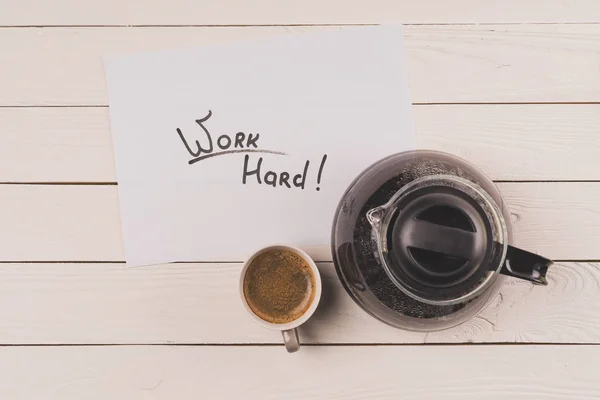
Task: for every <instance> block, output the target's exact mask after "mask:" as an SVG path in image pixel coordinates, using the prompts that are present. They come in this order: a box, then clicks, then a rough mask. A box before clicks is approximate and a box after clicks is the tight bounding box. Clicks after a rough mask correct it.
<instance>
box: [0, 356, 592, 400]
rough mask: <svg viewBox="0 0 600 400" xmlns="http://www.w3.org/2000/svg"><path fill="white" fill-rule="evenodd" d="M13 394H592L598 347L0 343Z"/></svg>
mask: <svg viewBox="0 0 600 400" xmlns="http://www.w3.org/2000/svg"><path fill="white" fill-rule="evenodd" d="M0 354H1V355H2V357H0V371H1V372H2V376H3V379H2V380H1V381H0V396H1V397H2V398H6V399H11V400H31V399H45V400H58V399H60V400H80V399H88V400H106V399H128V400H138V399H139V400H171V399H173V398H174V397H176V398H177V399H181V400H186V399H198V398H210V399H212V398H215V399H241V398H243V399H282V398H285V399H303V400H310V399H334V398H335V399H340V398H343V399H364V398H369V399H390V400H391V399H398V398H402V399H406V400H440V399H442V400H480V399H482V398H484V399H489V400H496V399H523V400H546V399H547V400H550V399H551V400H571V399H574V398H577V399H582V400H591V399H596V398H598V397H599V396H600V386H599V385H598V382H599V380H600V370H598V369H597V368H593V366H594V365H596V364H597V359H598V357H599V356H600V347H597V346H593V347H592V346H578V347H573V346H489V347H488V346H485V347H483V346H471V347H463V346H451V347H403V346H399V347H387V346H383V347H354V348H352V347H350V348H348V347H323V346H319V347H305V348H303V349H301V350H300V352H299V353H296V354H293V355H289V354H286V352H285V350H283V349H282V348H280V347H279V346H277V347H174V348H173V347H166V346H159V347H145V346H135V347H132V346H119V347H66V348H65V347H28V348H15V347H9V348H3V349H1V350H0Z"/></svg>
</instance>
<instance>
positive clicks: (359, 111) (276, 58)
mask: <svg viewBox="0 0 600 400" xmlns="http://www.w3.org/2000/svg"><path fill="white" fill-rule="evenodd" d="M106 70H107V71H106V74H107V81H108V87H109V102H110V116H111V129H112V133H113V141H114V148H115V155H116V167H117V177H118V190H119V202H120V209H121V217H122V218H121V219H122V225H123V236H124V241H125V252H126V261H127V264H128V265H132V266H137V265H146V264H156V263H165V262H173V261H241V260H244V259H245V257H247V256H248V255H249V254H250V253H251V252H252V251H254V250H256V249H257V248H260V247H262V246H265V245H269V244H272V243H287V244H293V245H297V246H301V247H304V248H306V249H308V250H309V253H312V255H313V256H315V257H316V258H321V259H331V254H330V253H329V251H327V252H326V253H315V252H314V250H313V249H324V248H325V249H328V248H329V243H330V236H331V223H332V219H333V216H334V212H335V209H336V207H337V204H338V202H339V200H340V198H341V197H342V195H343V193H344V191H345V189H346V188H347V187H348V185H349V184H350V183H351V182H352V180H353V179H354V178H355V177H356V176H357V175H358V174H359V173H360V172H361V171H363V170H364V169H365V168H366V167H368V166H369V165H370V164H372V163H373V162H375V161H377V160H379V159H381V158H383V157H385V156H387V155H389V154H392V153H395V152H399V151H404V150H409V149H413V148H415V146H416V143H415V142H416V140H415V134H414V129H413V120H412V114H411V103H410V95H409V86H408V79H407V72H406V66H405V56H404V51H403V45H402V29H401V27H397V26H393V27H389V26H380V27H354V28H341V29H339V30H335V31H329V32H321V33H305V34H297V35H286V36H282V37H276V38H270V39H263V40H260V41H259V40H256V41H241V42H239V43H230V44H223V45H215V46H207V47H202V48H195V49H184V50H172V51H162V52H155V53H146V54H136V55H128V56H120V57H114V58H107V60H106ZM179 132H180V133H179ZM209 135H210V140H209ZM223 135H225V136H223ZM197 141H198V142H197ZM211 142H212V152H210V151H209V150H211V148H210V145H211ZM186 146H187V147H189V150H188V148H187V147H186ZM199 146H200V147H201V148H202V149H200V148H199ZM231 150H235V151H236V152H229V151H231ZM228 152H229V153H228ZM279 153H282V154H279ZM325 155H326V156H327V157H326V161H325V162H324V163H323V159H324V156H325ZM246 160H247V163H248V165H247V172H248V173H250V172H251V171H253V170H255V169H256V168H257V165H258V163H259V162H261V160H262V162H261V166H260V178H261V182H262V183H260V184H259V182H258V180H257V175H256V174H250V175H247V176H246V182H245V183H243V180H244V163H245V161H246ZM322 163H323V167H322V172H321V177H320V178H321V179H320V181H318V172H319V169H321V164H322ZM307 165H308V166H307ZM305 169H306V173H304V171H305ZM268 171H272V172H273V173H268ZM282 173H284V174H283V178H282ZM285 173H287V175H288V176H289V177H288V178H287V179H286V178H285V176H286V175H285ZM298 174H300V175H301V178H296V180H295V183H296V185H295V184H294V176H296V175H298ZM273 179H276V183H275V184H274V185H275V187H273V186H271V185H269V184H267V183H272V181H273ZM282 179H283V180H282ZM286 182H287V184H286ZM288 184H289V186H291V187H287V185H288ZM323 254H325V255H323Z"/></svg>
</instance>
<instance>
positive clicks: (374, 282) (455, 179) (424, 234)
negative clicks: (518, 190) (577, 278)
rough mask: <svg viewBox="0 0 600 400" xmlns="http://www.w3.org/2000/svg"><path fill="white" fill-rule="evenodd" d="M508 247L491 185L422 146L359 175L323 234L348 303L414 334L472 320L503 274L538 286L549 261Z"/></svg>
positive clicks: (504, 217) (504, 215)
mask: <svg viewBox="0 0 600 400" xmlns="http://www.w3.org/2000/svg"><path fill="white" fill-rule="evenodd" d="M511 243H512V227H511V220H510V214H509V211H508V208H507V207H506V204H505V203H504V200H503V199H502V196H501V194H500V192H499V190H498V188H497V187H496V186H495V185H494V183H493V182H492V181H491V180H490V179H489V178H488V177H486V176H485V175H484V174H483V173H482V172H481V171H479V170H478V169H476V168H475V167H474V166H472V165H471V164H469V163H467V162H466V161H464V160H462V159H460V158H458V157H455V156H452V155H450V154H446V153H441V152H436V151H426V150H417V151H410V152H403V153H398V154H394V155H392V156H389V157H387V158H385V159H383V160H380V161H379V162H377V163H375V164H373V165H371V166H370V167H369V168H367V169H366V170H365V171H363V172H362V173H361V174H360V175H359V176H358V177H357V178H356V179H355V180H354V182H353V183H352V184H351V185H350V187H349V188H348V189H347V191H346V193H345V194H344V196H343V198H342V199H341V201H340V203H339V206H338V209H337V211H336V215H335V218H334V223H333V231H332V251H333V256H334V257H333V259H334V263H335V267H336V271H337V273H338V276H339V277H340V279H341V281H342V283H343V285H344V287H345V289H346V291H347V292H348V293H349V294H350V295H351V297H352V298H353V299H354V300H355V301H356V302H357V303H358V304H359V305H360V306H361V307H362V308H363V309H364V310H366V311H367V312H368V313H370V314H371V315H373V316H374V317H376V318H378V319H380V320H382V321H383V322H386V323H388V324H390V325H392V326H395V327H398V328H403V329H409V330H420V331H432V330H439V329H446V328H449V327H452V326H455V325H458V324H460V323H462V322H464V321H466V320H467V319H469V318H471V317H473V316H474V315H475V314H477V313H478V312H479V311H480V310H481V309H482V308H483V307H484V306H485V305H486V304H487V303H488V302H489V301H490V300H491V299H492V298H493V297H494V296H495V295H496V294H497V293H498V292H499V291H500V289H501V287H502V284H503V283H504V281H505V276H512V277H516V278H520V279H525V280H528V281H531V282H533V283H534V284H538V285H546V284H547V281H546V271H547V270H548V267H549V266H550V265H551V264H552V261H550V260H548V259H546V258H543V257H541V256H538V255H536V254H533V253H530V252H527V251H525V250H521V249H518V248H516V247H513V246H512V245H511Z"/></svg>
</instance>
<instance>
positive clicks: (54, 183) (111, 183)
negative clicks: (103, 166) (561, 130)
mask: <svg viewBox="0 0 600 400" xmlns="http://www.w3.org/2000/svg"><path fill="white" fill-rule="evenodd" d="M494 183H526V184H527V183H600V180H599V179H545V180H537V179H522V180H516V179H510V180H508V179H495V180H494ZM0 185H6V186H118V185H119V184H118V183H117V182H77V181H73V182H70V181H64V182H35V181H31V182H10V181H5V182H0Z"/></svg>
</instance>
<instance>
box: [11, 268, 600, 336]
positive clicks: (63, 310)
mask: <svg viewBox="0 0 600 400" xmlns="http://www.w3.org/2000/svg"><path fill="white" fill-rule="evenodd" d="M319 269H320V271H321V276H322V278H323V297H322V299H321V302H320V304H319V308H318V310H317V312H316V314H315V315H314V316H313V317H312V318H311V319H310V320H309V321H308V322H307V323H306V324H305V325H303V326H302V327H301V329H300V339H301V341H303V342H304V343H313V344H332V343H337V344H340V343H342V344H357V343H363V344H364V343H388V344H389V343H398V344H401V343H490V342H492V343H500V342H506V343H514V342H518V343H596V344H597V343H600V290H599V288H600V264H597V263H596V264H588V263H579V264H576V263H560V264H555V265H554V266H552V267H551V269H550V270H549V273H548V278H549V285H548V286H547V287H538V286H535V287H534V286H533V285H532V284H530V283H527V282H524V281H521V280H517V279H513V278H510V279H509V280H507V283H506V284H505V285H504V287H503V290H502V291H501V293H500V295H499V296H498V297H497V298H495V299H494V300H493V301H492V302H491V303H490V305H489V307H487V308H486V309H484V310H483V311H482V312H481V313H480V314H479V315H478V316H477V317H475V318H473V319H471V320H469V321H467V322H466V323H464V324H462V325H459V326H457V327H455V328H452V329H449V330H445V331H441V332H431V333H422V332H409V331H403V330H399V329H396V328H392V327H389V326H387V325H385V324H383V323H382V322H379V321H378V320H376V319H374V318H373V317H371V316H369V315H368V314H367V313H366V312H364V311H363V310H362V309H360V308H359V307H358V306H357V305H356V304H355V303H354V302H353V301H352V299H351V298H350V296H349V295H348V294H347V293H346V292H345V291H344V289H343V288H342V286H341V283H340V280H339V279H338V277H337V275H336V273H335V270H334V267H333V264H331V263H320V264H319ZM240 271H241V264H210V263H208V264H206V263H205V264H168V265H159V266H151V267H143V268H127V267H125V265H124V264H0V299H1V300H2V301H0V321H2V326H1V329H0V344H87V343H94V344H140V343H141V344H195V343H211V344H280V343H281V335H280V333H279V332H275V331H270V330H268V329H265V328H263V327H262V326H259V325H258V324H256V323H255V322H254V321H252V320H251V319H250V318H249V317H248V316H247V315H246V310H245V309H244V308H243V307H242V304H241V301H240V299H239V294H238V279H239V273H240Z"/></svg>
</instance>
